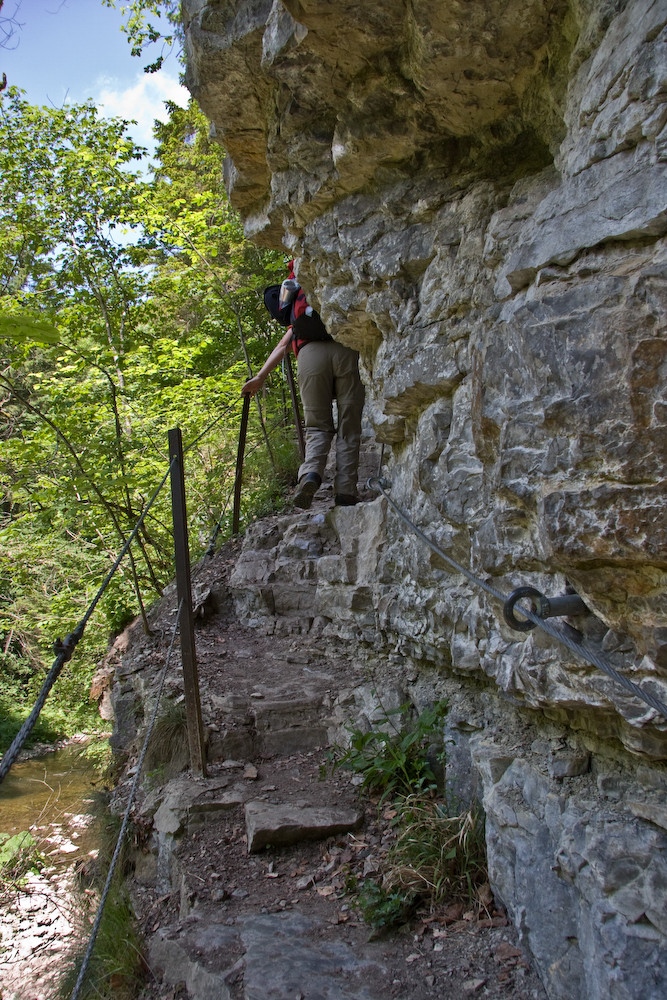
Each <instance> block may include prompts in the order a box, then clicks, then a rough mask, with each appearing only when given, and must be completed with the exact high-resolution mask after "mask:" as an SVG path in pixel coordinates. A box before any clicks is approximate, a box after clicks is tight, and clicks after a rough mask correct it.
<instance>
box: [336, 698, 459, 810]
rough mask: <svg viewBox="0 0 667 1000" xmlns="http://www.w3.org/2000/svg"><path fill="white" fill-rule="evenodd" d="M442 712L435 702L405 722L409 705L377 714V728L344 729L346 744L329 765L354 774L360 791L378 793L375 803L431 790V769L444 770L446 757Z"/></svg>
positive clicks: (433, 786) (444, 704)
mask: <svg viewBox="0 0 667 1000" xmlns="http://www.w3.org/2000/svg"><path fill="white" fill-rule="evenodd" d="M447 707H448V706H447V702H446V701H444V700H443V701H437V702H436V703H435V704H434V705H433V706H431V707H429V708H426V709H424V711H423V712H421V714H420V715H419V716H418V718H417V719H416V720H414V721H411V720H410V713H409V706H408V705H402V706H401V707H400V708H397V709H394V710H390V711H388V712H385V711H384V710H382V717H381V720H380V727H378V728H377V729H371V730H369V731H368V732H366V731H363V730H361V729H356V728H353V727H348V732H349V734H350V742H349V745H348V746H347V747H346V748H344V749H337V750H335V751H334V752H333V755H332V763H333V766H334V767H343V768H346V769H348V770H351V771H354V772H355V773H356V774H360V775H361V776H362V777H363V782H362V788H364V789H366V790H368V791H372V792H380V802H384V801H385V800H386V799H387V798H398V797H402V796H407V795H411V794H414V792H415V791H420V792H426V791H428V790H435V789H436V788H437V783H438V782H437V777H436V774H435V772H434V764H435V765H436V768H437V765H444V761H445V757H446V752H445V746H444V737H443V725H444V719H445V716H446V714H447ZM397 719H398V720H399V722H400V724H399V725H396V723H395V720H397Z"/></svg>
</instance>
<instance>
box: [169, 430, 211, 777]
mask: <svg viewBox="0 0 667 1000" xmlns="http://www.w3.org/2000/svg"><path fill="white" fill-rule="evenodd" d="M169 461H170V463H171V508H172V516H173V521H174V557H175V562H176V591H177V595H178V603H179V607H180V614H179V616H178V624H179V629H180V633H181V661H182V664H183V690H184V691H185V713H186V717H187V724H188V743H189V747H190V767H191V769H192V772H193V773H194V774H196V775H198V776H200V777H202V778H205V777H206V750H205V748H204V727H203V725H202V718H201V701H200V699H199V676H198V674H197V655H196V652H195V630H194V620H193V617H192V587H191V583H190V547H189V544H188V522H187V516H186V509H185V477H184V475H183V439H182V437H181V429H180V427H176V428H174V430H170V431H169Z"/></svg>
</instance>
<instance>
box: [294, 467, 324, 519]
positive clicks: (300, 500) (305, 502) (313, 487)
mask: <svg viewBox="0 0 667 1000" xmlns="http://www.w3.org/2000/svg"><path fill="white" fill-rule="evenodd" d="M321 483H322V479H321V478H320V476H318V474H317V473H316V472H308V473H307V474H306V475H305V476H302V477H301V479H300V480H299V483H298V485H297V488H296V490H295V491H294V496H293V497H292V503H293V504H294V506H295V507H300V508H301V509H302V510H308V508H309V507H310V505H311V503H312V502H313V497H314V496H315V494H316V493H317V491H318V489H319V488H320V485H321Z"/></svg>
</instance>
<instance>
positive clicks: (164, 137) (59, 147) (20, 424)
mask: <svg viewBox="0 0 667 1000" xmlns="http://www.w3.org/2000/svg"><path fill="white" fill-rule="evenodd" d="M169 111H170V121H169V122H168V123H167V124H166V125H160V124H158V125H157V138H158V144H159V145H158V160H157V165H156V166H155V168H154V171H153V177H152V179H150V180H149V179H146V176H145V175H142V174H140V173H139V171H138V169H137V167H138V166H139V165H140V163H141V160H142V157H143V150H141V149H140V148H138V147H136V146H135V145H134V144H133V143H132V142H131V140H129V139H128V137H127V134H126V127H127V123H126V122H124V121H122V120H117V119H114V120H105V119H102V118H100V116H99V115H98V113H97V111H96V109H95V108H94V106H93V105H91V104H90V103H88V104H85V105H81V106H71V107H65V108H63V109H52V108H35V107H32V106H31V105H29V104H28V103H27V102H26V101H25V100H24V99H23V97H22V95H21V94H20V93H19V92H17V91H15V90H10V91H9V92H7V93H5V94H3V95H1V96H0V177H1V180H0V337H1V336H3V335H5V336H6V337H7V339H5V340H4V341H1V342H0V445H1V447H0V482H1V484H2V488H3V494H4V500H3V508H2V515H1V517H2V520H1V521H0V650H2V649H4V656H5V660H4V661H3V662H4V663H5V666H6V667H7V673H6V677H8V678H9V681H8V683H9V686H10V688H12V689H13V690H16V689H20V690H21V691H22V692H23V694H24V696H25V698H27V699H29V698H30V696H31V694H32V693H33V692H34V689H35V685H36V684H38V682H39V678H40V675H41V674H42V673H43V669H44V666H45V665H48V663H49V658H50V654H49V646H50V642H51V641H52V639H53V637H54V634H63V633H64V632H66V631H68V630H69V628H71V626H72V625H73V624H74V622H75V621H77V620H79V617H80V613H81V610H82V605H83V606H85V602H86V601H87V600H89V599H90V597H91V596H92V594H93V593H94V588H95V583H96V582H97V583H98V582H99V581H100V580H101V578H102V577H103V575H104V573H105V572H106V570H107V569H108V567H109V565H110V563H111V562H112V561H113V559H114V558H115V555H116V553H117V552H118V550H119V549H120V547H121V545H122V543H123V542H124V541H125V539H126V538H127V537H128V534H129V532H130V531H131V530H132V528H133V527H134V525H135V524H136V522H137V519H138V515H139V513H140V512H141V511H142V510H143V509H144V507H145V505H146V502H147V500H148V499H149V497H151V496H152V494H153V490H154V488H155V485H156V484H157V483H158V482H159V481H160V480H161V478H162V477H163V475H164V472H165V469H166V463H167V454H166V452H167V444H166V430H167V428H168V427H171V426H175V425H179V426H182V427H183V428H184V438H185V441H186V444H187V443H189V442H191V443H192V447H191V448H190V449H189V451H188V455H187V482H188V492H189V501H188V502H189V507H190V512H191V515H192V529H194V530H192V529H191V536H190V537H191V540H192V541H193V548H194V549H195V555H196V549H197V548H198V547H199V548H200V550H201V547H202V546H203V545H205V544H206V540H207V537H208V535H209V533H210V531H211V528H212V526H213V525H214V524H215V523H216V521H218V520H220V522H221V523H222V524H223V530H225V529H226V528H227V527H228V523H229V518H230V512H229V509H228V508H229V498H230V495H231V488H232V480H233V470H234V461H235V450H236V435H237V427H238V416H239V412H240V407H241V399H240V394H239V391H240V387H241V385H242V383H243V381H244V380H245V378H246V377H247V373H248V370H249V369H250V368H252V366H253V365H254V364H256V363H257V362H258V361H259V360H260V359H263V357H264V356H265V355H266V353H267V351H268V348H269V346H270V343H271V342H272V341H273V340H274V339H275V333H274V331H271V330H270V329H269V323H268V319H267V317H266V314H265V311H264V309H263V306H262V296H261V291H262V289H263V287H264V286H265V285H266V284H268V283H270V282H271V281H273V280H276V278H277V277H279V276H282V272H283V263H284V261H283V256H282V255H281V254H275V253H270V252H268V251H261V250H258V249H257V248H255V247H253V246H252V245H250V244H249V243H248V242H247V241H246V240H245V239H244V236H243V231H242V227H241V225H240V222H239V220H238V218H237V217H236V216H235V214H234V213H233V212H232V211H231V209H230V207H229V204H228V202H227V199H226V197H225V195H224V190H223V188H222V186H221V175H222V164H223V158H224V153H223V151H222V150H221V149H220V148H219V147H218V146H217V145H216V144H215V143H213V142H212V141H211V140H210V138H209V136H208V124H207V122H206V121H205V119H204V118H203V116H202V115H201V114H200V113H199V111H198V110H197V108H196V106H194V105H191V106H190V107H189V108H187V109H181V108H178V107H177V106H176V105H170V106H169ZM286 411H287V407H286V405H285V400H284V399H283V397H282V394H281V393H275V394H272V396H271V398H270V401H269V409H268V411H267V415H266V419H265V415H264V414H258V416H257V417H256V419H255V420H254V421H253V423H252V425H251V428H250V440H249V448H248V451H249V454H250V461H249V464H248V473H247V478H246V494H245V496H246V500H245V517H246V518H247V517H250V516H252V511H253V510H258V509H260V508H261V507H262V505H266V504H267V503H270V502H274V500H275V498H276V496H277V495H278V493H279V490H280V485H279V482H278V481H277V479H276V475H275V473H276V471H278V472H280V473H282V474H284V475H289V474H290V473H292V472H293V465H294V445H293V441H292V434H291V430H290V428H289V427H288V426H287V424H288V421H287V419H286ZM213 423H215V427H214V429H213V431H210V430H207V429H208V428H210V427H211V425H212V424H213ZM267 444H268V445H269V447H270V449H271V452H270V454H271V465H272V470H271V473H272V474H271V475H269V470H268V469H267V460H266V458H265V457H264V456H265V455H266V451H267V449H266V445H267ZM163 492H164V495H163V496H160V497H158V499H157V501H156V503H155V505H154V506H153V507H152V508H151V511H150V513H149V515H148V516H147V518H146V520H145V522H144V524H143V526H142V528H141V530H140V532H139V534H138V536H137V538H136V540H135V542H133V545H132V548H131V550H130V563H129V565H128V566H127V567H125V566H123V567H121V571H120V572H119V573H117V574H116V577H115V578H114V580H113V582H112V585H111V586H110V587H109V590H108V592H107V595H106V596H105V599H104V601H103V603H102V605H101V607H102V608H103V610H104V617H102V618H96V619H95V622H96V625H95V629H94V632H93V635H92V637H91V638H88V637H86V638H85V640H84V642H85V643H87V649H88V652H87V654H86V656H87V663H88V664H90V663H92V660H93V658H94V656H95V655H96V654H95V650H96V649H99V647H100V645H101V644H102V643H103V642H104V641H105V639H106V636H107V634H108V631H109V630H110V631H112V632H113V631H116V630H117V629H118V628H120V627H121V626H122V625H123V624H124V622H125V621H127V620H128V618H129V617H131V616H133V615H134V614H135V613H136V611H137V609H140V610H141V608H142V602H143V599H144V598H143V595H144V594H148V595H151V594H153V595H155V594H158V593H160V591H161V588H162V587H163V585H164V583H165V582H167V581H168V580H169V579H171V576H172V575H173V569H172V539H171V513H170V510H169V497H168V496H167V495H166V494H167V493H168V490H167V491H163ZM221 512H222V513H221ZM17 553H20V559H21V569H19V567H17V565H16V562H15V557H16V554H17ZM24 565H25V567H26V572H23V571H22V569H23V567H24ZM36 591H39V598H38V599H37V598H36V597H35V592H36ZM75 594H76V595H77V596H76V598H75V597H74V595H75ZM79 674H80V677H79V678H78V680H77V682H76V683H72V681H71V678H72V676H74V675H72V674H70V675H69V678H70V679H65V680H63V681H61V682H59V685H58V690H59V691H61V692H64V693H63V695H62V699H63V701H62V704H63V705H65V704H66V703H67V700H68V698H69V699H70V700H71V701H72V700H73V701H75V702H76V703H77V704H81V703H82V701H83V700H85V697H84V690H85V686H86V683H87V678H88V675H89V674H87V673H86V671H85V670H84V671H79ZM68 685H69V690H68ZM2 694H3V692H2V691H0V697H1V696H2ZM5 694H7V691H5ZM7 697H8V698H9V697H10V695H9V694H8V695H7ZM54 697H56V703H57V696H54Z"/></svg>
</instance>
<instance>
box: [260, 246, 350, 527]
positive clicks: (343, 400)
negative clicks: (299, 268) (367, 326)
mask: <svg viewBox="0 0 667 1000" xmlns="http://www.w3.org/2000/svg"><path fill="white" fill-rule="evenodd" d="M289 268H290V271H289V277H288V278H287V279H285V281H283V283H282V285H271V286H269V288H267V289H266V291H265V292H264V303H265V305H266V308H267V309H268V311H269V313H270V314H271V316H272V317H273V318H274V319H276V320H277V321H278V322H279V323H281V325H283V326H286V327H287V330H286V332H285V334H284V335H283V337H282V338H281V340H280V342H279V343H278V344H277V345H276V347H274V349H273V350H272V351H271V354H270V355H269V356H268V358H267V359H266V361H265V362H264V364H263V365H262V367H261V368H260V370H259V371H258V372H257V374H256V375H254V376H253V377H252V378H249V379H248V381H247V382H246V383H245V385H244V386H243V388H242V389H241V392H242V394H243V395H250V396H254V395H255V394H256V393H257V392H259V391H260V389H261V388H262V387H263V385H264V383H265V381H266V379H267V377H268V375H269V374H270V373H271V372H272V371H273V370H274V369H275V368H277V367H278V365H279V364H280V363H281V361H282V360H283V358H284V357H285V355H286V354H287V352H288V351H289V349H290V346H291V347H292V350H293V351H294V354H295V356H296V359H297V373H298V380H299V391H300V393H301V402H302V403H303V411H304V422H305V425H306V455H305V458H304V461H303V463H302V464H301V466H300V468H299V482H298V484H297V487H296V490H295V492H294V497H293V503H294V505H295V506H296V507H300V508H302V509H304V510H305V509H307V508H308V507H310V505H311V503H312V501H313V497H314V496H315V493H316V492H317V490H318V489H319V487H320V485H321V483H322V476H323V475H324V467H325V465H326V463H327V458H328V455H329V450H330V448H331V443H332V441H333V439H334V437H336V475H335V479H334V496H335V503H336V504H337V505H338V506H343V507H348V506H351V505H352V504H356V503H358V501H359V497H358V495H357V478H358V474H359V447H360V444H361V415H362V411H363V407H364V386H363V383H362V381H361V378H360V377H359V354H358V353H357V351H354V350H352V348H350V347H345V346H344V345H343V344H339V343H338V342H337V341H335V340H334V339H333V337H331V335H330V334H329V333H328V332H327V330H326V328H325V326H324V323H323V322H322V320H321V319H320V316H319V313H317V312H316V311H315V310H314V309H313V308H312V306H309V305H308V302H307V300H306V296H305V294H304V292H303V290H302V289H301V287H300V285H299V284H298V282H297V281H296V278H295V275H294V261H290V265H289ZM334 399H335V400H336V403H337V409H338V430H337V431H336V428H335V426H334V419H333V401H334Z"/></svg>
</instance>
